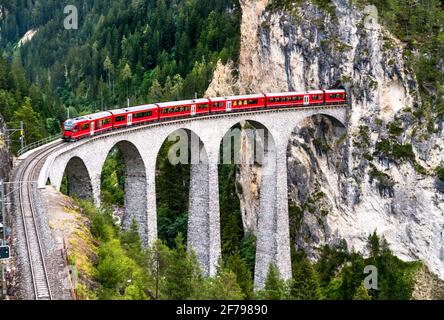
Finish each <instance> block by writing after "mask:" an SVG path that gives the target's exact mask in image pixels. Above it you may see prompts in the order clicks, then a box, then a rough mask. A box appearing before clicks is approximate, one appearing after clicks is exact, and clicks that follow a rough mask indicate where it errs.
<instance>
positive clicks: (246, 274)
mask: <svg viewBox="0 0 444 320" xmlns="http://www.w3.org/2000/svg"><path fill="white" fill-rule="evenodd" d="M227 269H228V270H230V271H232V272H233V273H234V274H235V275H236V281H237V283H238V284H239V286H240V288H241V289H242V292H243V293H244V295H245V298H246V299H252V298H253V280H252V275H251V272H250V270H249V269H248V267H247V265H246V264H245V261H244V260H243V259H242V258H241V256H240V254H239V252H236V253H235V254H233V255H231V256H230V257H228V259H227Z"/></svg>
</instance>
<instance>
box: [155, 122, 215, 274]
mask: <svg viewBox="0 0 444 320" xmlns="http://www.w3.org/2000/svg"><path fill="white" fill-rule="evenodd" d="M167 141H169V142H170V143H172V145H171V146H170V148H169V150H168V160H167V161H170V163H171V164H172V165H178V164H186V165H190V171H189V172H190V184H189V195H188V221H187V249H188V250H189V251H190V250H193V251H194V253H195V254H196V256H197V259H198V261H199V263H200V266H201V268H202V271H203V272H204V273H205V274H210V269H211V267H210V266H211V261H210V256H211V248H210V243H211V241H210V228H211V222H210V212H209V211H210V210H209V201H210V195H209V164H208V155H207V151H206V148H205V145H204V143H203V141H202V140H201V138H200V137H199V136H198V135H197V134H196V132H195V131H193V130H191V129H187V128H180V129H176V130H174V131H173V132H171V133H170V134H169V135H167V137H166V139H165V140H164V141H163V142H162V144H161V146H159V151H158V152H157V153H156V154H157V160H158V159H159V154H160V150H161V149H162V146H163V145H164V144H165V143H166V142H167ZM156 162H157V161H156ZM157 183H158V181H157V179H156V184H157Z"/></svg>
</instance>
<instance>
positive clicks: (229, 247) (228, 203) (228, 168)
mask: <svg viewBox="0 0 444 320" xmlns="http://www.w3.org/2000/svg"><path fill="white" fill-rule="evenodd" d="M219 177H220V189H219V193H220V197H219V198H220V219H221V222H220V224H221V239H222V244H223V246H222V255H223V256H224V257H226V256H229V255H231V254H233V253H235V252H236V251H238V250H239V249H240V246H241V242H242V239H243V237H244V234H243V226H242V218H241V213H240V203H239V199H238V198H237V195H236V184H235V182H236V166H235V165H221V166H219Z"/></svg>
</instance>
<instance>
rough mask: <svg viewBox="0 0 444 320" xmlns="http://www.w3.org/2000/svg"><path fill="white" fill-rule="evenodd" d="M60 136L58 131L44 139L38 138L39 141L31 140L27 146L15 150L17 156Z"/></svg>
mask: <svg viewBox="0 0 444 320" xmlns="http://www.w3.org/2000/svg"><path fill="white" fill-rule="evenodd" d="M60 137H61V135H60V133H58V134H55V135H53V136H50V137H47V138H45V139H42V140H39V141H36V142H33V143H31V144H28V145H27V146H25V147H23V148H21V149H20V150H19V151H18V152H17V156H19V157H20V156H21V155H23V154H25V153H26V152H28V151H30V150H33V149H35V148H38V147H41V146H43V145H45V144H47V143H50V142H53V141H55V140H57V139H60Z"/></svg>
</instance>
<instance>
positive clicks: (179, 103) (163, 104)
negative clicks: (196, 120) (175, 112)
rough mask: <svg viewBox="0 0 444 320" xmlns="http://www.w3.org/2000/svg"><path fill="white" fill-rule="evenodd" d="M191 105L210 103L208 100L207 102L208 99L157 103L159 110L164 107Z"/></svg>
mask: <svg viewBox="0 0 444 320" xmlns="http://www.w3.org/2000/svg"><path fill="white" fill-rule="evenodd" d="M193 103H210V100H208V99H193V100H182V101H172V102H161V103H157V105H158V106H159V108H165V107H177V106H183V105H187V104H193Z"/></svg>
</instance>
